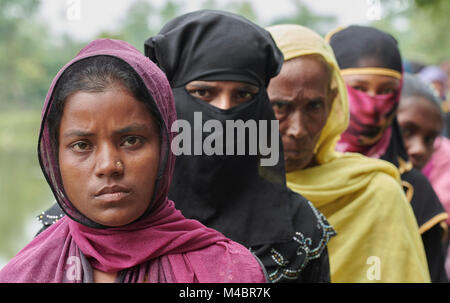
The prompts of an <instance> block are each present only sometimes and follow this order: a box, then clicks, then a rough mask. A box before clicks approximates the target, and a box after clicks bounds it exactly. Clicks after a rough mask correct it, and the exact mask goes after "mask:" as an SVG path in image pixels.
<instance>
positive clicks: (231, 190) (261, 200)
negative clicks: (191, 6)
mask: <svg viewBox="0 0 450 303" xmlns="http://www.w3.org/2000/svg"><path fill="white" fill-rule="evenodd" d="M145 53H146V55H147V56H148V57H149V58H150V59H151V60H152V61H154V62H156V63H157V65H158V66H159V67H160V68H161V69H162V70H163V71H164V72H165V73H166V75H167V77H168V79H169V82H170V85H171V87H172V89H173V92H174V96H175V104H176V110H177V115H178V119H183V120H186V121H188V122H189V124H190V125H191V126H193V125H195V123H196V122H195V121H194V120H195V119H194V113H197V114H198V113H201V116H202V118H203V122H205V121H207V120H215V121H219V124H221V125H222V126H223V127H222V128H223V130H224V132H223V134H222V133H220V134H219V136H218V137H219V138H224V140H223V142H224V144H223V146H222V149H221V151H222V152H218V153H215V154H212V155H205V153H204V152H203V154H199V155H195V154H194V151H192V152H191V155H189V154H182V155H180V156H178V157H177V160H176V165H175V172H174V178H173V182H172V185H171V188H170V193H169V196H170V198H171V199H178V201H179V202H177V204H176V207H177V208H178V209H180V210H181V211H182V213H183V214H184V215H185V216H186V217H188V218H195V219H197V220H199V221H201V222H202V223H203V224H205V225H207V226H209V227H212V228H215V229H217V230H219V231H221V232H222V233H224V234H225V235H226V236H227V237H230V238H231V239H233V240H235V241H237V242H240V243H241V244H243V245H244V246H246V247H248V248H250V249H251V250H252V251H253V252H254V253H255V254H256V255H257V256H258V257H259V258H260V259H261V261H262V263H263V264H264V265H265V267H266V269H267V271H268V275H269V280H270V281H272V282H329V281H330V276H329V263H328V254H327V248H326V247H327V242H328V240H329V239H330V237H332V236H333V235H334V234H335V233H334V230H333V229H332V227H331V226H330V225H329V224H328V222H327V221H326V219H325V218H324V216H323V215H322V214H321V213H319V212H318V211H317V210H316V209H315V208H314V207H313V206H312V204H311V203H310V202H309V201H307V200H306V199H305V198H303V197H302V196H300V195H298V194H295V193H293V192H292V191H290V190H289V189H288V188H287V187H286V180H285V171H284V163H283V149H282V144H281V142H280V138H279V136H278V124H275V126H272V124H271V123H270V121H272V120H274V121H276V118H275V116H274V113H273V110H272V108H271V105H270V103H269V100H268V97H267V94H266V86H267V85H268V83H269V80H270V78H271V77H273V76H275V75H276V74H277V73H278V72H279V70H280V68H281V65H282V63H283V57H282V54H281V53H280V51H279V50H278V49H277V47H276V46H275V43H274V41H273V40H272V38H271V36H270V34H269V33H268V32H267V31H265V30H264V29H263V28H261V27H259V26H257V25H255V24H253V23H252V22H250V21H248V20H247V19H245V18H243V17H240V16H237V15H234V14H231V13H226V12H219V11H209V10H206V11H197V12H193V13H189V14H186V15H183V16H180V17H177V18H175V19H173V20H172V21H170V22H169V23H168V24H166V25H165V26H164V27H163V28H162V30H161V31H160V33H159V34H158V35H156V36H154V37H151V38H149V39H148V40H147V41H146V43H145ZM192 81H203V82H202V83H204V82H206V84H207V83H213V82H214V83H218V82H219V83H229V82H232V83H235V82H239V83H244V84H247V85H251V86H256V87H257V89H258V91H257V92H255V93H253V95H252V97H251V98H249V100H247V101H245V102H242V103H240V104H237V105H236V106H234V107H225V108H227V109H224V108H219V107H217V106H214V105H213V104H212V103H208V102H205V101H204V100H203V99H201V98H200V97H202V98H203V97H204V95H205V94H206V93H208V94H209V91H206V92H202V91H195V92H194V93H192V91H190V90H188V89H187V87H189V86H187V85H188V84H189V83H193V82H192ZM208 81H210V82H208ZM226 120H232V121H236V120H242V121H244V122H247V121H251V120H253V121H256V125H261V123H259V122H260V121H267V125H268V128H266V129H265V128H262V127H259V130H258V134H257V136H256V137H257V138H261V137H264V138H268V141H269V142H268V146H272V147H274V146H275V147H276V150H275V151H272V154H271V155H264V156H263V155H262V153H261V149H258V152H257V153H256V154H255V155H253V154H251V153H249V150H250V149H251V142H250V141H251V140H250V139H249V133H248V132H246V137H245V140H241V141H238V140H236V137H237V136H235V137H234V138H235V139H234V140H231V141H230V140H229V138H230V137H229V136H230V132H229V131H227V130H226V126H225V124H226ZM200 127H201V126H200ZM274 127H275V128H274ZM193 128H194V127H193ZM183 131H185V130H184V129H183ZM190 131H192V133H191V135H192V136H191V137H192V138H194V136H195V134H194V131H195V130H194V129H192V130H190ZM274 133H275V134H276V136H274V135H273V134H274ZM208 135H211V134H210V133H209V132H207V133H204V134H203V137H202V139H203V140H204V139H205V138H206V139H207V137H208ZM225 138H226V140H225ZM193 141H195V140H193ZM233 143H234V147H235V148H236V146H237V148H239V144H244V145H245V152H246V153H245V155H236V153H234V155H229V154H226V150H227V147H229V146H230V144H233ZM194 144H195V142H194V143H193V144H192V145H194ZM275 154H276V158H275V160H276V161H275V163H274V164H275V165H272V166H270V165H269V166H263V165H262V164H261V163H262V162H263V160H264V159H266V160H267V158H269V157H272V156H274V155H275ZM181 197H182V198H183V199H182V201H181V199H179V198H181Z"/></svg>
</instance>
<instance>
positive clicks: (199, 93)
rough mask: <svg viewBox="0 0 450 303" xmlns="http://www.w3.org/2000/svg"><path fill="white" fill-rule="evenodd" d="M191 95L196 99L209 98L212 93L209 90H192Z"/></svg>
mask: <svg viewBox="0 0 450 303" xmlns="http://www.w3.org/2000/svg"><path fill="white" fill-rule="evenodd" d="M189 94H190V95H191V96H193V97H196V98H208V97H210V95H211V93H210V91H209V90H207V89H195V90H190V91H189Z"/></svg>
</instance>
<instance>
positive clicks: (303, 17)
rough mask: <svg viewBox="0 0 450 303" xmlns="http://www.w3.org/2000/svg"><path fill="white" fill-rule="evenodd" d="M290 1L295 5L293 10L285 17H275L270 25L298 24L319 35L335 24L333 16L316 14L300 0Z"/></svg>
mask: <svg viewBox="0 0 450 303" xmlns="http://www.w3.org/2000/svg"><path fill="white" fill-rule="evenodd" d="M292 2H293V3H294V5H295V7H296V9H295V11H294V12H293V13H291V14H290V15H288V16H286V17H283V18H277V19H275V20H274V21H272V22H271V24H272V25H274V24H299V25H303V26H306V27H309V28H311V29H313V30H315V31H316V32H318V33H319V34H321V35H325V34H326V33H328V32H329V31H330V30H331V29H332V28H334V27H335V26H336V25H337V24H336V22H337V21H336V17H335V16H331V15H319V14H316V13H314V12H312V11H311V10H310V9H309V7H308V6H307V5H306V4H304V3H303V2H302V1H301V0H293V1H292Z"/></svg>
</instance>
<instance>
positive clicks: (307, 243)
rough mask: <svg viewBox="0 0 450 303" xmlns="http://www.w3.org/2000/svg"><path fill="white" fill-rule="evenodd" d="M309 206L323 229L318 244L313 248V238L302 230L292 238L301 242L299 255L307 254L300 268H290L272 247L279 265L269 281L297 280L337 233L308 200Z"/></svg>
mask: <svg viewBox="0 0 450 303" xmlns="http://www.w3.org/2000/svg"><path fill="white" fill-rule="evenodd" d="M308 204H309V206H310V207H311V209H312V210H313V212H314V215H315V216H316V218H317V226H316V228H317V229H319V230H320V229H321V230H322V237H321V239H320V241H319V243H318V245H317V246H316V247H314V248H311V245H312V240H311V238H309V237H305V236H304V235H303V234H302V233H301V232H296V233H295V236H294V237H293V238H292V239H293V241H295V242H297V243H298V244H299V246H298V248H297V256H301V255H303V254H304V255H305V258H304V261H303V263H302V265H301V266H300V267H299V268H289V267H287V266H288V264H289V262H288V261H287V260H286V259H285V258H284V257H283V255H282V254H280V253H279V252H278V251H276V250H275V249H273V248H272V249H271V250H270V252H271V254H272V260H273V261H274V262H275V263H276V264H277V265H278V266H279V267H278V268H277V269H276V270H275V271H273V272H272V273H270V274H269V281H270V282H273V283H276V282H278V281H280V280H281V279H283V278H284V279H288V280H296V279H298V277H299V276H300V273H301V272H302V270H303V269H304V268H305V267H306V265H308V263H309V261H311V260H314V259H317V258H319V257H320V255H321V254H322V251H323V250H324V249H325V247H326V246H327V243H328V241H329V240H330V238H331V237H333V236H335V235H336V232H335V231H334V229H333V227H332V226H331V225H330V224H329V223H328V221H327V220H326V218H325V216H324V215H323V214H322V213H320V212H318V211H317V210H316V208H315V207H314V206H313V205H312V203H311V202H309V201H308Z"/></svg>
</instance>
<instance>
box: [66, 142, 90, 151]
mask: <svg viewBox="0 0 450 303" xmlns="http://www.w3.org/2000/svg"><path fill="white" fill-rule="evenodd" d="M70 147H71V148H72V149H73V150H74V151H76V152H84V151H88V150H90V148H91V146H90V145H89V144H88V143H86V142H83V141H79V142H75V143H73V144H72V145H71V146H70Z"/></svg>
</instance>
